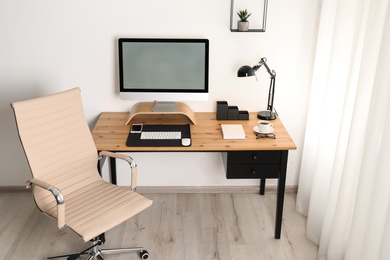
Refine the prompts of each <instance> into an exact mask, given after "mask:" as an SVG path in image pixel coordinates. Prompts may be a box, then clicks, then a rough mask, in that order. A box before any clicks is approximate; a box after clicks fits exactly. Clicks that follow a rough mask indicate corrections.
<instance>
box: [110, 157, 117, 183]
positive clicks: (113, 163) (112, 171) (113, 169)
mask: <svg viewBox="0 0 390 260" xmlns="http://www.w3.org/2000/svg"><path fill="white" fill-rule="evenodd" d="M110 174H111V183H112V184H116V160H115V158H113V157H110Z"/></svg>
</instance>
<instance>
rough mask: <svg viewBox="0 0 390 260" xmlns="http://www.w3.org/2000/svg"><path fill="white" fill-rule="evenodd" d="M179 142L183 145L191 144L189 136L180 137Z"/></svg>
mask: <svg viewBox="0 0 390 260" xmlns="http://www.w3.org/2000/svg"><path fill="white" fill-rule="evenodd" d="M181 144H182V145H183V146H189V145H191V138H182V139H181Z"/></svg>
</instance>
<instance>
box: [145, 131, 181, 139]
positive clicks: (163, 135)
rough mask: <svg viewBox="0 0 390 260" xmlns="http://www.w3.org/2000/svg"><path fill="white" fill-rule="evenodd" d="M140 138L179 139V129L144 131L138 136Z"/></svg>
mask: <svg viewBox="0 0 390 260" xmlns="http://www.w3.org/2000/svg"><path fill="white" fill-rule="evenodd" d="M140 139H141V140H167V139H169V140H172V139H181V132H179V131H160V132H154V131H153V132H145V131H143V132H142V133H141V136H140Z"/></svg>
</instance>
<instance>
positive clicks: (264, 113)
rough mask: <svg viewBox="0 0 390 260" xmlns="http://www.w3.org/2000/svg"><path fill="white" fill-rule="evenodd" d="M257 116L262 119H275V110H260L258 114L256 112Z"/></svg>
mask: <svg viewBox="0 0 390 260" xmlns="http://www.w3.org/2000/svg"><path fill="white" fill-rule="evenodd" d="M257 118H259V119H263V120H275V119H276V114H275V112H272V111H269V110H267V111H260V112H259V113H258V114H257Z"/></svg>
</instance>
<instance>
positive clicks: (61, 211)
mask: <svg viewBox="0 0 390 260" xmlns="http://www.w3.org/2000/svg"><path fill="white" fill-rule="evenodd" d="M34 185H36V186H38V187H41V188H43V189H45V190H48V191H50V192H51V193H52V194H53V196H54V198H55V200H56V202H57V225H58V229H61V228H63V227H64V226H65V199H64V196H63V195H62V193H61V191H60V190H59V189H58V188H56V187H54V186H53V185H50V184H49V183H47V182H45V181H42V180H38V179H34V178H32V179H30V180H28V181H27V182H26V188H27V189H28V188H31V187H32V186H34Z"/></svg>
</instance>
